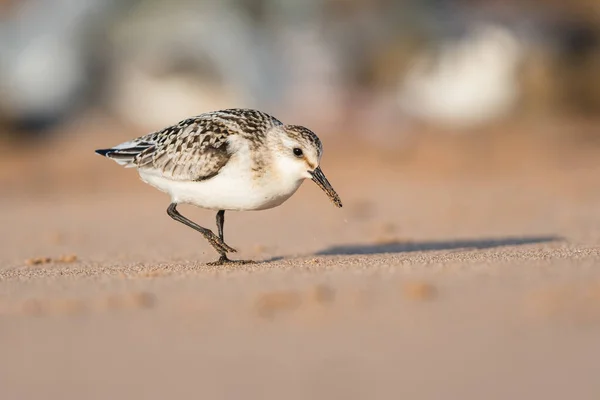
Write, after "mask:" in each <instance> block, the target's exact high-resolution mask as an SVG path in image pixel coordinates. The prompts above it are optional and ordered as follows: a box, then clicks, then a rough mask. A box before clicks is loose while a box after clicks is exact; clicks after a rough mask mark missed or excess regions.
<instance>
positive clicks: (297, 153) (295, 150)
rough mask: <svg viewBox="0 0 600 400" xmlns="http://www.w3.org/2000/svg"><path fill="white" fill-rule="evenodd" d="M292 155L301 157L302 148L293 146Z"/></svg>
mask: <svg viewBox="0 0 600 400" xmlns="http://www.w3.org/2000/svg"><path fill="white" fill-rule="evenodd" d="M294 155H295V156H296V157H302V149H300V148H298V147H295V148H294Z"/></svg>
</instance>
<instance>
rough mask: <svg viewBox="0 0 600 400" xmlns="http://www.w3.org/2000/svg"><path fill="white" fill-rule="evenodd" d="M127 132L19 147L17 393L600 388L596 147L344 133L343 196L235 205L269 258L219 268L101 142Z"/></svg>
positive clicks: (8, 296) (8, 257)
mask: <svg viewBox="0 0 600 400" xmlns="http://www.w3.org/2000/svg"><path fill="white" fill-rule="evenodd" d="M514 137H518V135H514V136H511V138H514ZM112 138H113V139H115V138H116V136H113V137H112ZM110 140H112V139H107V138H106V137H101V136H98V135H90V136H89V138H82V139H77V140H65V141H58V142H54V143H50V144H48V145H47V146H44V148H43V149H37V150H33V151H31V152H25V153H23V154H20V153H12V155H11V156H10V157H7V158H5V159H4V160H3V168H2V170H3V173H2V176H1V177H0V178H2V183H3V184H4V187H5V188H6V192H5V193H6V195H3V196H2V198H1V200H0V202H1V205H2V207H0V221H1V222H2V223H1V224H0V237H1V241H2V251H1V253H0V354H1V355H2V357H1V361H0V388H1V393H2V398H3V399H33V398H44V399H84V398H85V399H107V398H127V399H138V398H139V399H165V398H178V397H179V398H206V399H208V398H210V399H218V398H228V399H242V398H243V399H267V398H268V399H317V398H319V399H326V398H327V399H330V398H344V399H365V398H371V399H384V398H390V399H391V398H394V399H397V398H407V399H482V398H485V399H507V398H522V399H525V398H527V399H533V398H544V399H566V398H573V399H597V398H599V396H600V383H599V382H598V379H597V374H598V367H599V361H598V360H600V346H598V344H599V338H600V268H599V267H600V207H598V205H599V204H600V185H599V181H598V176H599V175H598V172H600V161H599V160H600V158H598V157H597V154H598V153H597V150H595V148H590V147H589V146H580V147H577V146H574V147H573V149H575V150H573V151H571V147H568V146H564V144H563V143H561V142H552V143H551V144H548V143H547V142H545V141H539V142H536V141H533V142H532V143H530V142H526V143H525V142H522V141H519V140H521V139H514V140H513V139H510V140H509V139H506V138H504V139H502V140H500V141H499V142H498V143H491V144H490V143H488V142H486V141H481V142H480V143H479V142H477V141H475V144H471V145H470V146H471V147H469V149H468V151H466V152H457V151H454V150H452V147H449V146H448V145H447V143H442V144H440V145H439V146H437V147H436V146H429V147H427V149H428V150H427V151H426V152H422V153H416V154H415V153H411V154H403V153H401V152H400V151H399V152H398V153H395V154H394V153H393V152H392V154H387V153H384V152H382V151H379V150H373V151H370V152H367V153H365V152H361V151H360V150H361V149H360V146H356V145H352V144H346V145H344V146H343V147H337V148H336V146H335V143H336V142H335V141H334V140H333V139H329V140H328V139H327V138H325V140H324V141H325V147H326V155H325V156H324V158H323V164H322V166H323V169H324V171H325V172H326V173H327V175H328V177H329V180H330V181H331V182H332V184H333V185H334V187H335V188H336V190H337V191H338V192H339V194H340V196H341V197H342V200H343V201H344V208H342V209H341V210H339V209H336V208H334V207H333V206H332V205H331V204H330V203H329V201H328V199H327V198H326V196H325V195H324V194H323V193H322V192H320V191H319V189H318V188H317V187H316V186H315V185H314V184H312V183H311V182H306V183H305V184H304V185H303V186H302V187H301V188H300V190H299V192H298V193H297V194H296V195H295V196H293V197H292V198H291V199H290V200H289V201H288V202H286V203H285V204H284V205H283V206H281V207H279V208H276V209H273V210H269V211H263V212H248V213H228V214H227V215H226V220H227V223H226V232H225V235H226V240H227V242H228V243H229V244H230V245H232V246H233V247H235V248H237V249H238V253H237V254H235V256H236V257H238V258H250V259H254V260H256V261H258V262H257V263H256V264H250V265H243V266H232V267H229V266H228V267H208V266H206V265H205V263H206V262H208V261H212V260H214V259H215V258H216V255H215V253H214V252H213V250H212V249H211V248H210V247H209V246H208V245H207V244H206V243H205V242H204V241H203V239H202V238H201V237H200V236H199V235H197V234H196V233H195V232H193V231H192V230H190V229H189V228H186V227H185V226H183V225H181V224H177V223H176V222H174V221H172V220H171V219H170V218H169V217H168V216H167V215H166V207H167V206H168V198H167V197H166V195H164V194H162V193H159V192H157V191H155V190H154V189H153V188H150V187H148V186H146V185H144V184H143V183H142V182H140V181H139V179H138V178H137V175H136V174H135V171H132V170H122V169H121V168H119V167H118V166H116V165H115V164H114V163H111V162H109V161H107V160H105V159H102V158H100V157H96V156H95V155H94V154H93V153H92V151H91V150H93V149H94V148H95V147H102V145H105V144H106V143H107V141H108V143H109V144H110V143H111V142H110ZM486 140H487V139H486ZM523 140H525V139H523ZM527 140H529V139H527ZM472 142H473V141H470V142H469V143H472ZM66 143H69V144H66ZM486 143H487V144H486ZM459 147H460V146H457V148H459ZM436 149H437V150H436ZM441 149H445V150H443V151H442V150H441ZM448 149H450V150H448ZM498 149H500V150H498ZM504 149H511V151H504ZM88 150H89V151H88ZM498 154H500V155H502V157H500V156H498V157H497V155H498ZM34 160H37V161H34ZM382 160H383V161H382ZM390 160H392V161H390ZM393 160H396V161H393ZM15 168H22V169H20V170H21V171H24V173H23V174H22V175H20V176H18V178H19V179H17V178H16V176H17V175H15V173H14V172H12V173H11V172H10V171H15ZM181 211H182V213H183V214H184V215H186V216H188V217H190V218H191V219H193V220H195V221H198V223H200V224H201V225H204V226H209V227H211V228H213V229H214V213H213V212H210V211H204V210H198V209H194V208H192V207H189V206H183V207H181Z"/></svg>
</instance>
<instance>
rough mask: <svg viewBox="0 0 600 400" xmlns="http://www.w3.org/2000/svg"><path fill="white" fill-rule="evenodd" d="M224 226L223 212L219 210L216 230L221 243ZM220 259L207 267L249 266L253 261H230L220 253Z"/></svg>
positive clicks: (224, 254)
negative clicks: (224, 265)
mask: <svg viewBox="0 0 600 400" xmlns="http://www.w3.org/2000/svg"><path fill="white" fill-rule="evenodd" d="M224 226H225V210H219V212H217V229H218V231H219V238H220V239H221V241H223V243H224V240H225V238H224V235H223V227H224ZM220 254H221V257H219V260H218V261H215V262H211V263H209V264H208V265H223V264H249V263H252V262H254V261H247V260H230V259H229V258H228V257H227V253H220Z"/></svg>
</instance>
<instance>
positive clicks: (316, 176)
mask: <svg viewBox="0 0 600 400" xmlns="http://www.w3.org/2000/svg"><path fill="white" fill-rule="evenodd" d="M308 172H309V173H310V174H311V175H312V180H313V181H314V182H315V183H316V184H317V185H318V186H319V187H320V188H321V189H322V190H323V191H324V192H325V193H326V194H327V196H328V197H329V199H330V200H331V201H332V202H333V204H335V205H336V207H340V208H341V207H342V200H341V199H340V196H338V194H337V193H336V192H335V190H333V187H332V186H331V183H329V181H328V180H327V178H325V175H324V174H323V171H321V167H317V168H315V170H314V171H308Z"/></svg>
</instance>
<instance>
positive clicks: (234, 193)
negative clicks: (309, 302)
mask: <svg viewBox="0 0 600 400" xmlns="http://www.w3.org/2000/svg"><path fill="white" fill-rule="evenodd" d="M322 152H323V147H322V145H321V141H320V140H319V138H318V137H317V135H315V134H314V133H313V132H312V131H310V130H309V129H307V128H305V127H302V126H298V125H284V124H282V123H281V122H280V121H278V120H277V119H275V118H274V117H272V116H270V115H268V114H265V113H263V112H260V111H256V110H249V109H229V110H222V111H213V112H209V113H205V114H201V115H199V116H197V117H192V118H188V119H185V120H183V121H181V122H179V123H178V124H177V125H173V126H170V127H168V128H165V129H162V130H160V131H157V132H154V133H151V134H148V135H146V136H142V137H140V138H137V139H134V140H131V141H129V142H125V143H121V144H120V145H118V146H115V147H113V148H110V149H103V150H96V153H98V154H100V155H103V156H105V157H108V158H111V159H113V160H114V161H116V162H117V163H118V164H120V165H123V166H125V167H127V168H137V170H138V172H139V174H140V177H141V178H142V180H143V181H144V182H146V183H147V184H149V185H151V186H154V187H155V188H157V189H159V190H161V191H163V192H166V193H168V194H169V195H170V196H171V204H170V205H169V208H168V209H167V213H168V214H169V216H170V217H171V218H173V219H174V220H176V221H179V222H181V223H183V224H185V225H187V226H189V227H190V228H192V229H195V230H197V231H198V232H200V233H201V234H202V235H203V236H204V237H205V238H206V240H208V242H209V243H210V245H211V246H212V247H213V248H214V249H215V250H216V251H217V252H218V253H219V255H220V258H219V260H218V261H216V262H213V263H210V265H222V264H226V263H247V262H249V261H243V260H230V259H229V258H228V257H227V253H232V252H235V251H236V250H235V249H233V248H232V247H230V246H229V245H227V244H226V243H225V241H224V238H223V225H224V223H225V211H226V210H235V211H243V210H265V209H269V208H273V207H277V206H279V205H281V204H282V203H283V202H284V201H286V200H287V199H289V198H290V196H292V195H293V194H294V193H295V192H296V190H298V188H299V187H300V185H301V184H302V182H303V181H304V179H306V178H309V179H312V180H313V181H314V182H315V183H316V184H317V185H318V186H319V187H320V188H321V189H323V191H324V192H325V193H326V194H327V196H329V198H330V199H331V201H332V202H333V203H334V204H335V205H336V206H337V207H341V206H342V202H341V200H340V197H339V196H338V194H337V193H336V192H335V190H334V189H333V187H332V186H331V184H330V183H329V181H327V178H325V175H324V174H323V171H321V168H320V167H319V162H320V160H321V155H322ZM182 203H184V204H192V205H195V206H198V207H202V208H206V209H211V210H216V211H217V228H218V233H219V235H218V236H217V235H215V234H214V233H213V232H212V231H211V230H210V229H207V228H204V227H202V226H200V225H198V224H196V223H195V222H193V221H190V220H189V219H187V218H186V217H184V216H183V215H181V214H180V213H179V212H178V211H177V205H178V204H182Z"/></svg>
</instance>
